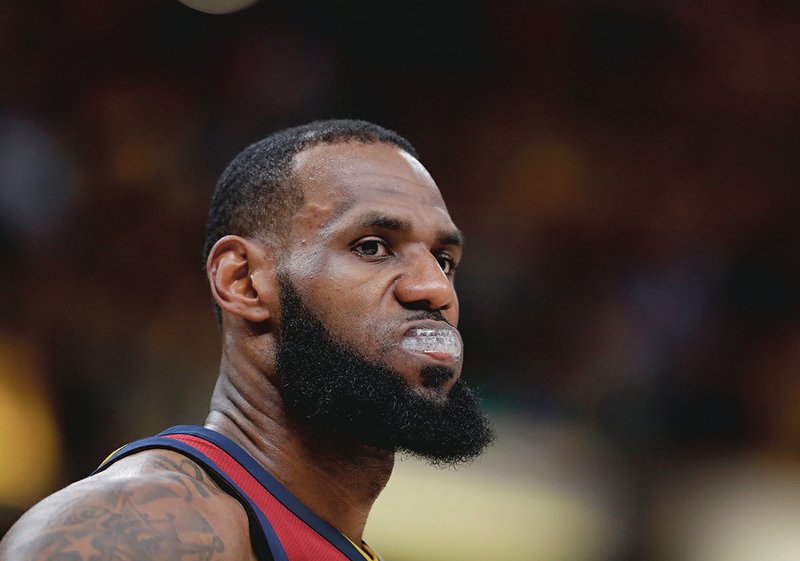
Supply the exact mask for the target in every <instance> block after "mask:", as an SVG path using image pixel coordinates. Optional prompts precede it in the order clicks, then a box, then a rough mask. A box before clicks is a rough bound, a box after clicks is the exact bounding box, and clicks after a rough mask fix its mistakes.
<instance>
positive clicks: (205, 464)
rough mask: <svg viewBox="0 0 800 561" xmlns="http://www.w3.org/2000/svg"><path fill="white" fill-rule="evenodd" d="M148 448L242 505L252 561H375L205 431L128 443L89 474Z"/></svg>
mask: <svg viewBox="0 0 800 561" xmlns="http://www.w3.org/2000/svg"><path fill="white" fill-rule="evenodd" d="M148 449H166V450H172V451H174V452H178V453H180V454H182V455H184V456H186V457H188V458H191V459H192V460H193V461H195V462H197V463H198V464H199V465H200V466H201V467H202V468H203V469H204V470H205V471H206V472H207V473H208V474H209V476H211V477H212V478H213V479H214V481H215V482H217V484H219V485H220V487H221V488H222V489H223V490H224V491H225V492H226V493H228V494H229V495H231V496H232V497H233V498H235V499H236V500H238V501H239V502H240V503H241V504H242V506H243V507H244V509H245V511H246V512H247V517H248V519H249V522H250V540H251V543H252V546H253V550H254V551H255V554H256V559H258V561H365V560H368V561H372V560H375V561H380V558H379V557H378V556H377V555H375V554H374V553H373V552H372V551H371V550H370V549H369V548H368V547H366V546H365V547H364V548H363V549H362V548H359V547H357V546H356V545H355V544H354V543H353V542H351V541H350V540H349V539H348V538H347V537H346V536H344V535H343V534H342V533H340V532H339V531H338V530H337V529H336V528H334V527H333V526H331V525H330V524H328V523H327V522H325V521H324V520H322V519H321V518H320V517H318V516H317V515H316V514H314V513H313V512H312V511H311V510H309V509H308V507H306V506H305V505H303V504H302V503H301V502H300V501H299V500H297V498H295V497H294V495H292V494H291V493H290V492H289V491H288V490H287V489H286V487H284V486H283V485H282V484H281V483H280V482H278V480H277V479H275V478H274V477H273V476H272V475H270V474H269V473H268V472H267V471H266V470H265V469H264V468H263V467H261V466H260V465H259V464H258V462H256V461H255V460H254V459H253V457H252V456H250V455H249V454H248V453H247V452H245V451H244V450H243V449H242V448H241V447H240V446H239V445H238V444H236V443H235V442H233V441H232V440H230V439H229V438H227V437H226V436H223V435H222V434H219V433H217V432H214V431H212V430H210V429H206V428H203V427H196V426H188V425H187V426H177V427H172V428H170V429H167V430H165V431H164V432H162V433H160V434H158V435H156V436H153V437H149V438H144V439H142V440H137V441H135V442H131V443H130V444H127V445H125V446H123V447H122V448H120V449H119V450H117V451H116V452H114V453H113V454H111V455H110V456H109V457H108V458H106V460H105V461H104V462H103V463H102V464H101V465H100V467H98V468H97V469H96V470H95V472H94V473H98V472H100V471H103V470H104V469H106V468H107V467H108V466H110V465H111V464H113V463H114V462H116V461H117V460H119V459H121V458H124V457H126V456H129V455H131V454H134V453H136V452H140V451H142V450H148Z"/></svg>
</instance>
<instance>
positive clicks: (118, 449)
mask: <svg viewBox="0 0 800 561" xmlns="http://www.w3.org/2000/svg"><path fill="white" fill-rule="evenodd" d="M125 446H127V444H123V445H122V446H120V447H119V448H117V449H116V450H114V451H113V452H111V453H110V454H109V455H108V456H106V459H105V460H103V461H102V462H100V465H99V466H97V467H98V469H99V468H100V467H101V466H102V465H103V464H105V463H106V462H107V461H108V460H110V459H111V456H113V455H114V454H116V453H117V452H119V451H120V450H122V449H123V448H125Z"/></svg>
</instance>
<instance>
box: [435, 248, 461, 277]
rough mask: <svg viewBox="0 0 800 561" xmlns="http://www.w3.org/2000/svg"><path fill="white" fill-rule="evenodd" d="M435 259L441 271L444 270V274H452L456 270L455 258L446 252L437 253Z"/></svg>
mask: <svg viewBox="0 0 800 561" xmlns="http://www.w3.org/2000/svg"><path fill="white" fill-rule="evenodd" d="M436 261H437V262H438V263H439V266H440V267H441V268H442V271H444V274H445V275H452V274H453V273H455V272H456V268H457V267H458V265H457V264H456V260H455V259H453V258H452V257H451V256H450V255H448V254H447V253H440V254H438V255H437V256H436Z"/></svg>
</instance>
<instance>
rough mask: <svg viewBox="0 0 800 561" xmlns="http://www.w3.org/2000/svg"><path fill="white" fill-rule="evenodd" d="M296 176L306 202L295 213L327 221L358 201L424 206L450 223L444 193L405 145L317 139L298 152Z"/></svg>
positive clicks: (396, 207) (413, 208)
mask: <svg viewBox="0 0 800 561" xmlns="http://www.w3.org/2000/svg"><path fill="white" fill-rule="evenodd" d="M293 164H294V166H293V171H294V176H295V178H296V179H297V180H298V182H299V183H300V187H301V188H302V190H303V196H304V199H305V204H304V205H303V209H302V210H301V211H300V212H299V213H298V218H301V219H303V218H305V219H309V218H312V217H313V218H316V220H314V222H317V226H319V225H321V224H320V221H323V220H324V221H325V222H329V221H331V220H333V219H335V218H336V217H338V216H342V215H344V214H346V213H347V212H348V211H350V210H351V209H356V208H361V207H365V206H366V207H381V208H382V209H383V210H393V211H396V212H404V211H406V212H411V213H414V214H417V213H420V212H423V213H425V214H427V215H429V216H428V218H429V219H434V220H435V219H437V217H438V220H441V221H446V222H448V223H450V224H452V222H451V221H450V216H449V214H448V213H447V207H446V206H445V203H444V200H443V199H442V195H441V193H440V192H439V189H438V187H437V186H436V183H435V182H434V181H433V178H432V177H431V176H430V174H429V173H428V171H427V170H426V169H425V168H424V167H423V166H422V164H421V163H420V162H419V161H418V160H417V159H416V158H414V157H413V156H411V155H410V154H408V153H407V152H405V151H404V150H402V149H400V148H398V147H396V146H393V145H390V144H385V143H381V142H376V143H372V144H363V143H360V142H344V143H338V144H319V145H316V146H312V147H310V148H307V149H305V150H303V151H301V152H300V153H298V154H297V155H296V156H295V158H294V161H293Z"/></svg>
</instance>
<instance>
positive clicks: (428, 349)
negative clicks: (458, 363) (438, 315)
mask: <svg viewBox="0 0 800 561" xmlns="http://www.w3.org/2000/svg"><path fill="white" fill-rule="evenodd" d="M402 345H403V348H404V349H406V350H407V351H411V352H416V353H425V354H443V355H448V356H450V357H452V358H453V359H454V360H455V359H458V358H459V357H460V356H461V351H462V347H461V339H460V338H459V336H458V332H457V331H456V330H455V329H452V328H450V329H448V328H444V329H440V328H437V329H428V328H414V329H409V330H408V331H406V333H405V336H404V337H403V342H402Z"/></svg>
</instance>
